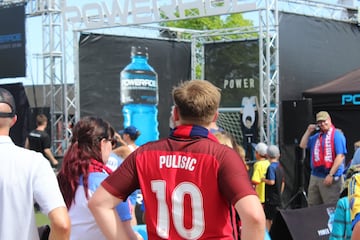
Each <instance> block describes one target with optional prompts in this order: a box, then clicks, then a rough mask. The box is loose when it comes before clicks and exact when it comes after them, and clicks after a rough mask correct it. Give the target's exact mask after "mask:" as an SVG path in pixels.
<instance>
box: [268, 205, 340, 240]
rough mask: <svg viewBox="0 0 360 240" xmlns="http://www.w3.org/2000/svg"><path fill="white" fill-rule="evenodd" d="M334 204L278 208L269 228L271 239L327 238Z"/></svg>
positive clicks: (300, 239)
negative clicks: (286, 208)
mask: <svg viewBox="0 0 360 240" xmlns="http://www.w3.org/2000/svg"><path fill="white" fill-rule="evenodd" d="M334 210H335V204H322V205H318V206H314V207H308V208H299V209H290V210H280V211H279V212H278V213H277V215H276V217H275V219H274V220H273V224H272V226H271V228H270V232H269V234H270V237H271V239H274V240H275V239H281V240H303V239H312V240H317V239H318V240H325V239H329V236H330V233H331V230H330V229H331V227H332V226H331V225H329V219H330V216H331V215H332V214H334Z"/></svg>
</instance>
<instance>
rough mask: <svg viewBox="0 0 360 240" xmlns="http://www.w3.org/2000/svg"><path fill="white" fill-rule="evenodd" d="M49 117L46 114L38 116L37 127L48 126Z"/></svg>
mask: <svg viewBox="0 0 360 240" xmlns="http://www.w3.org/2000/svg"><path fill="white" fill-rule="evenodd" d="M47 120H48V119H47V117H46V116H45V114H42V113H41V114H39V115H37V116H36V126H42V125H44V124H47Z"/></svg>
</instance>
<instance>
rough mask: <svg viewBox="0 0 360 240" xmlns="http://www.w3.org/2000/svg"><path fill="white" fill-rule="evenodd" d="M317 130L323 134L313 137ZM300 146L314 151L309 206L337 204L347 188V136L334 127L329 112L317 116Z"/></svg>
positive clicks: (311, 155) (319, 133) (311, 163)
mask: <svg viewBox="0 0 360 240" xmlns="http://www.w3.org/2000/svg"><path fill="white" fill-rule="evenodd" d="M317 127H319V131H318V132H316V133H315V134H313V132H314V131H315V130H316V128H317ZM299 146H300V147H301V148H303V149H306V148H308V149H309V150H310V159H311V160H310V166H311V175H310V182H309V187H308V206H309V207H310V206H315V205H320V204H327V203H333V204H336V202H337V201H338V199H339V196H340V192H341V189H342V185H343V176H342V173H343V171H344V159H345V154H346V153H347V149H346V138H345V136H344V134H343V133H342V131H340V130H339V129H336V128H335V126H334V125H333V124H332V122H331V118H330V115H329V113H328V112H326V111H321V112H318V113H317V114H316V124H309V126H308V127H307V129H306V131H305V133H304V135H303V136H302V138H301V141H300V144H299Z"/></svg>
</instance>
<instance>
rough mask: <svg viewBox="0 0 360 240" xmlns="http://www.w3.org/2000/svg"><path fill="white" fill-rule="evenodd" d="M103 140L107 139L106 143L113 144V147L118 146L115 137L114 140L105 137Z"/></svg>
mask: <svg viewBox="0 0 360 240" xmlns="http://www.w3.org/2000/svg"><path fill="white" fill-rule="evenodd" d="M101 139H105V140H106V141H108V142H111V146H116V144H117V140H116V139H115V137H113V138H106V137H103V138H101Z"/></svg>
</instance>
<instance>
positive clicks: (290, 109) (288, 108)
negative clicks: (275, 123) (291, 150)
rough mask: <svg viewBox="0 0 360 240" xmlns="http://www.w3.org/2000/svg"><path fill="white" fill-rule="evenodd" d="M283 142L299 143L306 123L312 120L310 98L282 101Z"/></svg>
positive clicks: (306, 125)
mask: <svg viewBox="0 0 360 240" xmlns="http://www.w3.org/2000/svg"><path fill="white" fill-rule="evenodd" d="M282 116H283V117H282V119H283V143H284V144H295V145H296V144H299V143H300V140H301V137H302V135H303V134H304V132H305V130H306V128H307V127H308V125H309V124H310V123H312V122H314V117H313V112H312V101H311V99H304V100H289V101H282Z"/></svg>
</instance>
